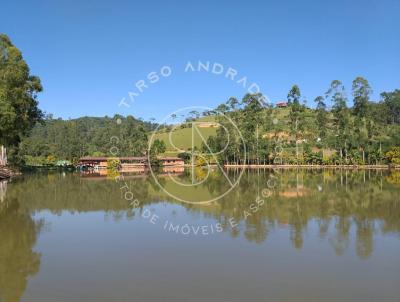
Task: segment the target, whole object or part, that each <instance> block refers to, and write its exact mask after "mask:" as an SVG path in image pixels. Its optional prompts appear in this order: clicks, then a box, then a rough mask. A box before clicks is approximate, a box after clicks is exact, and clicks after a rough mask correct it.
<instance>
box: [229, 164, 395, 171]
mask: <svg viewBox="0 0 400 302" xmlns="http://www.w3.org/2000/svg"><path fill="white" fill-rule="evenodd" d="M224 167H225V168H250V169H258V168H267V169H271V168H279V169H294V168H310V169H325V168H329V169H353V170H358V169H359V170H400V166H399V165H397V166H390V165H271V164H268V165H255V164H250V165H232V164H228V165H224Z"/></svg>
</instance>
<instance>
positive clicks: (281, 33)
mask: <svg viewBox="0 0 400 302" xmlns="http://www.w3.org/2000/svg"><path fill="white" fill-rule="evenodd" d="M399 12H400V1H397V0H390V1H389V0H376V1H369V0H356V1H354V0H353V1H349V0H337V1H307V0H303V1H297V0H293V1H287V0H281V1H224V0H219V1H215V0H214V1H211V0H210V1H208V0H207V1H183V0H182V1H174V0H171V1H161V0H160V1H133V0H132V1H118V0H116V1H101V0H97V1H71V0H69V1H50V0H49V1H40V0H31V1H18V0H2V3H1V11H0V14H1V18H0V32H3V33H6V34H7V35H9V36H10V38H11V39H12V41H13V43H14V44H15V45H16V46H17V47H18V48H19V49H21V50H22V52H23V55H24V57H25V59H26V60H27V62H28V64H29V66H30V67H31V71H32V73H33V74H35V75H38V76H39V77H40V78H41V80H42V84H43V86H44V92H43V93H41V94H40V95H39V101H40V107H41V108H42V109H43V110H45V111H46V112H48V113H52V114H54V116H56V117H63V118H69V117H71V118H74V117H78V116H83V115H91V116H104V115H109V116H112V115H114V114H115V113H120V114H124V115H127V114H133V115H134V116H136V117H143V118H144V119H149V118H151V117H155V118H156V119H160V118H162V117H163V116H165V115H167V114H169V113H170V112H172V111H175V110H177V109H179V108H181V107H186V106H198V105H200V106H207V107H215V106H216V105H217V104H219V103H221V102H224V101H226V100H227V99H228V98H229V97H230V96H235V97H238V98H240V97H242V96H243V95H244V94H245V93H246V89H245V88H244V87H243V85H240V84H238V83H236V82H235V81H232V80H230V79H227V78H226V77H224V76H223V75H216V74H213V73H211V72H184V70H185V65H186V64H187V62H188V61H190V62H192V63H193V64H194V65H195V64H197V63H198V61H202V62H206V61H209V62H210V63H211V64H213V63H215V62H216V63H219V64H221V65H222V66H223V67H224V71H226V70H227V68H229V67H231V68H234V69H235V70H236V71H237V73H238V75H237V78H236V79H237V80H239V79H240V78H242V77H247V79H248V85H249V84H251V83H256V84H257V85H259V86H260V89H261V91H262V92H263V93H265V94H266V95H267V96H268V97H269V98H270V99H271V100H272V101H273V102H276V101H278V100H281V99H285V98H286V95H287V92H288V90H289V89H290V87H291V86H292V85H293V84H298V85H299V86H300V89H301V91H302V94H303V96H304V97H305V98H306V99H307V100H308V104H309V105H311V104H312V103H313V99H314V98H315V97H316V96H318V95H320V94H323V93H324V92H325V91H326V90H327V88H328V86H329V84H330V82H331V80H333V79H339V80H341V81H342V82H343V83H344V84H345V86H346V88H347V91H348V95H349V96H350V88H351V81H352V80H353V79H354V78H355V77H356V76H359V75H361V76H364V77H366V78H367V79H368V80H369V82H370V84H371V86H372V88H373V90H374V95H373V98H374V99H375V100H378V99H379V93H380V92H382V91H390V90H394V89H396V88H400V72H399V70H400V55H399V54H400V18H399ZM162 66H169V67H170V68H171V70H172V74H171V75H170V76H168V77H161V78H160V80H159V81H158V82H157V83H153V84H151V83H149V82H148V81H146V85H147V86H148V88H146V89H144V90H143V92H142V93H140V95H139V96H138V97H136V98H135V100H134V102H133V103H130V107H129V108H127V107H125V106H118V104H119V102H120V100H121V99H122V98H123V97H125V98H126V99H128V100H129V96H128V93H129V92H137V88H136V87H135V83H136V82H137V81H140V80H146V77H147V76H148V74H149V73H150V72H153V71H154V72H159V71H160V69H161V68H162Z"/></svg>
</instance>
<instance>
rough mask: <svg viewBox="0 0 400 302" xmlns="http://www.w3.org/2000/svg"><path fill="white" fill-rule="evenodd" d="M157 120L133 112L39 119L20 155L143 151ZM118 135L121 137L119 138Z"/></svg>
mask: <svg viewBox="0 0 400 302" xmlns="http://www.w3.org/2000/svg"><path fill="white" fill-rule="evenodd" d="M154 127H155V125H154V124H152V123H149V122H143V121H141V120H138V119H135V118H134V117H132V116H127V117H123V116H119V115H115V116H114V117H81V118H77V119H69V120H62V119H53V118H52V117H48V118H46V119H45V120H44V121H43V122H42V123H38V124H37V125H36V126H35V127H34V128H33V129H32V131H31V133H30V135H29V136H28V137H26V138H24V139H23V140H22V142H21V144H20V148H19V155H20V159H24V160H26V161H27V162H28V163H31V164H35V161H38V162H37V164H41V163H44V162H43V161H46V160H47V161H49V163H51V162H52V161H55V160H59V159H68V160H72V161H74V160H76V159H77V158H79V157H81V156H85V155H93V156H96V155H97V156H101V155H110V154H111V153H110V152H111V151H110V150H111V148H113V147H114V148H113V150H112V152H114V153H117V154H116V155H119V156H125V155H131V156H132V155H142V154H143V150H146V148H147V133H148V132H149V131H150V130H151V129H153V128H154ZM117 137H118V139H117Z"/></svg>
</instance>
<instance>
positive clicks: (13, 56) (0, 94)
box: [0, 34, 43, 146]
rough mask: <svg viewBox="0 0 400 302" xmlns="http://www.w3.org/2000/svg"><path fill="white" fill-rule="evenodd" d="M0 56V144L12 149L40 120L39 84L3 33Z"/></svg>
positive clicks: (40, 89)
mask: <svg viewBox="0 0 400 302" xmlns="http://www.w3.org/2000/svg"><path fill="white" fill-rule="evenodd" d="M0 53H1V55H0V144H3V145H6V146H15V145H17V144H18V143H19V142H20V140H21V138H22V137H23V136H24V135H26V134H27V133H28V131H29V130H30V129H31V128H32V127H33V126H34V125H35V124H36V123H37V122H38V121H41V120H42V117H43V113H42V111H41V110H40V109H39V108H38V101H37V99H36V98H37V93H38V92H40V91H42V85H41V84H40V79H39V78H38V77H36V76H33V75H30V72H29V67H28V65H27V64H26V62H25V61H24V59H23V57H22V54H21V52H20V51H19V50H18V49H17V48H16V47H15V46H14V45H13V44H12V43H11V41H10V39H9V38H8V37H7V36H6V35H4V34H0Z"/></svg>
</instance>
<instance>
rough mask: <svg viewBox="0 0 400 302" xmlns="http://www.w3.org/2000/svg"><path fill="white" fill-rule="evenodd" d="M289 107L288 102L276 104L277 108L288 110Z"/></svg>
mask: <svg viewBox="0 0 400 302" xmlns="http://www.w3.org/2000/svg"><path fill="white" fill-rule="evenodd" d="M287 106H288V103H287V102H278V103H276V107H277V108H286V107H287Z"/></svg>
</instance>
